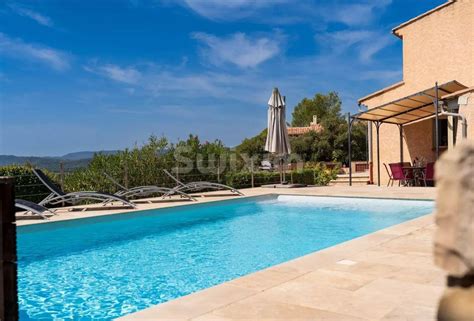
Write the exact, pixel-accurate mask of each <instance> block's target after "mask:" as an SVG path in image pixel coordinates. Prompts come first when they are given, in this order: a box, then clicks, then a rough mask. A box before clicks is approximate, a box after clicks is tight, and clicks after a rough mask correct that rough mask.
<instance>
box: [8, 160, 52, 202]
mask: <svg viewBox="0 0 474 321" xmlns="http://www.w3.org/2000/svg"><path fill="white" fill-rule="evenodd" d="M44 172H45V174H46V175H48V176H49V177H50V178H51V180H53V181H55V182H57V181H58V179H57V178H58V177H57V175H55V174H54V173H51V172H49V171H44ZM0 176H13V177H14V178H15V198H21V199H24V200H27V201H32V202H35V203H38V202H40V201H41V200H42V199H44V198H45V197H46V196H48V195H49V194H50V192H49V190H48V189H47V188H46V187H45V186H44V185H43V183H41V181H40V180H39V179H38V178H37V177H36V175H35V174H33V173H32V172H31V168H30V167H29V166H26V165H8V166H2V167H0Z"/></svg>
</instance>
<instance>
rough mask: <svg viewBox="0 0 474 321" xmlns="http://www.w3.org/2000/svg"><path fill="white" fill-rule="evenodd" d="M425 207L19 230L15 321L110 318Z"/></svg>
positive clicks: (145, 216)
mask: <svg viewBox="0 0 474 321" xmlns="http://www.w3.org/2000/svg"><path fill="white" fill-rule="evenodd" d="M432 209H433V203H432V202H428V201H401V200H380V199H379V200H375V199H361V198H329V197H301V196H279V197H276V196H269V197H260V198H253V199H252V198H251V199H241V200H235V201H227V202H217V203H215V204H212V205H210V204H199V205H195V206H190V207H186V208H178V209H165V210H150V211H143V212H138V213H131V214H125V215H111V216H107V217H102V218H91V219H82V220H73V221H69V222H58V223H48V224H41V225H35V226H34V225H32V226H23V227H19V231H18V251H19V300H20V315H21V320H23V321H25V320H111V319H113V318H115V317H118V316H121V315H124V314H128V313H131V312H134V311H138V310H141V309H144V308H146V307H149V306H151V305H154V304H158V303H161V302H165V301H168V300H171V299H174V298H177V297H180V296H183V295H186V294H189V293H192V292H195V291H197V290H200V289H204V288H207V287H210V286H213V285H216V284H219V283H222V282H225V281H228V280H231V279H234V278H236V277H239V276H242V275H245V274H248V273H251V272H254V271H257V270H261V269H263V268H266V267H269V266H271V265H275V264H277V263H281V262H284V261H288V260H290V259H293V258H296V257H299V256H302V255H305V254H308V253H310V252H314V251H317V250H320V249H323V248H326V247H329V246H332V245H335V244H338V243H340V242H343V241H347V240H350V239H353V238H355V237H358V236H361V235H364V234H367V233H371V232H374V231H376V230H379V229H382V228H385V227H388V226H391V225H394V224H397V223H400V222H403V221H406V220H409V219H413V218H416V217H418V216H421V215H424V214H429V213H431V211H432Z"/></svg>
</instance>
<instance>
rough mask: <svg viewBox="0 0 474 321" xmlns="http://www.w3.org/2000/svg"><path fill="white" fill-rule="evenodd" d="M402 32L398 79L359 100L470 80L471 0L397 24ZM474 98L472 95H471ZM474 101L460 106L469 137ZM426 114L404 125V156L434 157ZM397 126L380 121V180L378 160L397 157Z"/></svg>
mask: <svg viewBox="0 0 474 321" xmlns="http://www.w3.org/2000/svg"><path fill="white" fill-rule="evenodd" d="M398 33H399V34H400V35H401V36H402V38H403V84H401V85H400V86H396V87H394V88H392V89H390V90H387V91H385V92H382V93H380V94H378V95H376V96H373V97H370V98H368V99H366V100H364V101H362V104H364V105H367V106H368V107H369V108H374V107H377V106H380V105H382V104H385V103H388V102H390V101H393V100H396V99H399V98H403V97H405V96H408V95H410V94H414V93H416V92H419V91H422V90H424V89H427V88H431V87H433V86H434V85H435V82H438V83H439V84H443V83H446V82H449V81H452V80H457V81H458V82H460V83H461V84H463V85H465V86H467V87H472V86H474V41H473V39H474V0H457V1H456V2H455V3H453V4H451V5H449V6H446V7H444V8H442V9H440V10H439V11H435V12H433V13H431V14H430V15H427V16H425V17H423V18H422V19H419V20H417V21H415V22H413V23H411V24H408V25H406V26H405V27H403V28H402V29H399V30H398ZM472 100H474V99H472ZM473 110H474V106H472V105H469V106H466V107H465V108H463V109H462V110H461V112H463V113H466V114H468V115H469V124H468V130H469V134H468V136H469V138H470V139H474V115H473V114H474V111H473ZM432 125H433V122H432V120H426V121H423V122H419V123H416V124H413V125H409V126H407V127H406V128H405V130H404V131H405V134H404V142H403V143H404V160H405V161H411V160H413V159H414V158H415V157H423V158H425V159H426V160H428V161H430V160H434V159H435V151H434V150H433V143H432V139H433V137H432ZM375 133H376V131H375V126H373V136H372V144H373V145H372V146H373V148H372V160H373V174H374V177H373V178H374V182H375V183H377V163H376V161H377V154H376V152H377V149H376V136H375ZM399 155H400V149H399V130H398V127H397V126H396V125H390V124H383V125H382V126H381V127H380V162H381V171H380V172H381V184H386V183H387V182H388V175H387V173H386V171H385V168H384V167H383V165H382V164H383V163H387V164H388V163H393V162H398V161H399V160H400V156H399Z"/></svg>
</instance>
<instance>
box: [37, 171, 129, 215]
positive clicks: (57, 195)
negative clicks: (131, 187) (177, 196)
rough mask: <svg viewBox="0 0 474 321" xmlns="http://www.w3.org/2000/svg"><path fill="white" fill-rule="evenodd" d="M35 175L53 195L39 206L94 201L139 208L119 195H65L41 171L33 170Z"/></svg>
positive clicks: (78, 193)
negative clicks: (114, 202) (118, 203)
mask: <svg viewBox="0 0 474 321" xmlns="http://www.w3.org/2000/svg"><path fill="white" fill-rule="evenodd" d="M33 173H34V174H35V175H36V176H37V177H38V179H39V180H40V181H41V183H43V184H44V186H46V187H47V188H48V189H49V190H50V191H51V194H49V195H48V196H47V197H46V198H45V199H43V200H42V201H41V202H39V203H38V204H39V205H42V206H44V205H46V204H50V205H55V204H61V203H72V204H73V205H74V204H76V203H78V202H80V201H84V200H94V201H101V202H107V203H109V202H113V201H117V202H120V203H122V204H124V205H126V206H129V207H131V208H137V205H135V204H133V203H131V202H129V201H128V200H126V199H125V198H123V197H121V196H118V195H112V194H108V193H102V192H96V191H80V192H71V193H65V192H64V191H62V190H61V189H59V188H58V187H57V186H56V185H55V184H54V183H53V182H52V181H51V180H50V179H49V178H48V177H47V176H46V175H45V174H44V173H43V171H41V170H40V169H33ZM104 204H105V203H104Z"/></svg>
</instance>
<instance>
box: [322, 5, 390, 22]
mask: <svg viewBox="0 0 474 321" xmlns="http://www.w3.org/2000/svg"><path fill="white" fill-rule="evenodd" d="M391 3H392V0H366V1H362V2H360V3H355V4H351V3H348V4H337V3H335V4H332V5H331V6H328V7H327V8H325V9H324V10H323V11H322V12H323V15H324V18H325V19H326V20H327V21H332V22H341V23H344V24H346V25H348V26H352V27H353V26H361V25H368V24H370V23H371V22H372V21H373V20H374V19H375V18H376V16H377V13H378V12H379V11H380V10H383V9H384V8H385V7H387V6H388V5H390V4H391Z"/></svg>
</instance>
